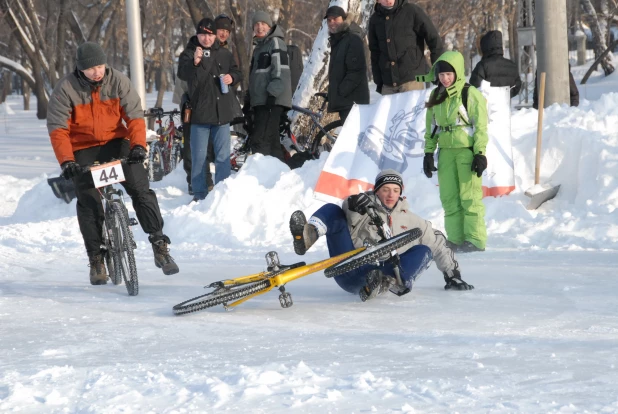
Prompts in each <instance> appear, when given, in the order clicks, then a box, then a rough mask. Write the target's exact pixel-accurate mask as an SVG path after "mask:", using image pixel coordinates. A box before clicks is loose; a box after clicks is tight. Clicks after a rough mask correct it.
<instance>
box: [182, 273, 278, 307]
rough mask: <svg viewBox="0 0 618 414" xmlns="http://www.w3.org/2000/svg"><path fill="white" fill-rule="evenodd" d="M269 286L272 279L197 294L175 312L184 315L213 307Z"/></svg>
mask: <svg viewBox="0 0 618 414" xmlns="http://www.w3.org/2000/svg"><path fill="white" fill-rule="evenodd" d="M268 287H270V280H268V279H266V280H262V281H259V282H256V283H253V284H252V285H250V286H246V287H242V288H240V289H237V290H230V289H225V288H223V289H220V290H222V292H217V291H214V292H210V293H207V294H205V295H201V296H197V297H195V298H193V299H189V300H187V301H184V302H182V303H179V304H178V305H176V306H174V308H173V310H174V314H175V315H183V314H186V313H191V312H196V311H198V310H202V309H206V308H211V307H213V306H217V305H221V304H224V303H226V302H230V301H234V300H238V299H242V298H244V297H246V296H249V295H252V294H254V293H256V292H259V291H260V290H263V289H266V288H268ZM211 295H214V296H213V297H211V298H209V299H206V300H203V301H200V302H196V303H192V304H189V305H185V303H188V302H192V301H194V300H196V299H199V298H201V297H205V296H211Z"/></svg>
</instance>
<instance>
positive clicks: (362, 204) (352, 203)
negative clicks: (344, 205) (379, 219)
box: [348, 193, 373, 214]
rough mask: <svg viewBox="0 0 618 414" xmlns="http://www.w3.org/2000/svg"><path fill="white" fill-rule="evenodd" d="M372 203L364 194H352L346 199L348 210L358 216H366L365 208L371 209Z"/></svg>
mask: <svg viewBox="0 0 618 414" xmlns="http://www.w3.org/2000/svg"><path fill="white" fill-rule="evenodd" d="M372 205H373V202H372V201H371V198H369V196H368V195H367V194H365V193H360V194H354V195H353V196H350V197H348V209H350V211H353V212H355V213H358V214H367V207H371V206H372Z"/></svg>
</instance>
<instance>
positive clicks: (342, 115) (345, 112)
mask: <svg viewBox="0 0 618 414" xmlns="http://www.w3.org/2000/svg"><path fill="white" fill-rule="evenodd" d="M351 110H352V108H348V109H344V110H342V111H339V119H341V125H343V124H345V120H346V119H347V118H348V115H350V111H351Z"/></svg>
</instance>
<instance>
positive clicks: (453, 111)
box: [417, 51, 488, 253]
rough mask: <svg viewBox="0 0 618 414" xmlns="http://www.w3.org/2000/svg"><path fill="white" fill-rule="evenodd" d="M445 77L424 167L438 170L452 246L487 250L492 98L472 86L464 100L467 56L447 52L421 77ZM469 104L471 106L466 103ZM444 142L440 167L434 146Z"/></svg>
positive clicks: (430, 105)
mask: <svg viewBox="0 0 618 414" xmlns="http://www.w3.org/2000/svg"><path fill="white" fill-rule="evenodd" d="M436 78H437V80H439V83H438V87H437V88H436V89H434V90H433V91H432V93H431V94H430V96H429V101H428V102H427V104H426V106H427V118H426V130H425V158H424V160H423V171H424V173H425V175H426V176H427V177H428V178H431V176H432V172H433V171H438V183H439V186H440V201H441V202H442V207H443V208H444V222H445V223H444V225H445V228H446V234H447V239H448V242H449V244H450V247H451V248H452V249H453V250H455V251H458V252H462V253H463V252H474V251H484V250H485V243H486V241H487V229H486V227H485V206H484V205H483V189H482V180H481V175H482V174H483V171H485V169H486V168H487V158H486V157H485V150H486V147H487V141H488V136H487V101H486V100H485V98H484V97H483V95H482V94H481V92H479V90H478V89H476V88H475V87H474V86H467V88H468V96H467V105H464V104H463V100H462V91H463V90H464V86H465V85H466V81H465V78H464V58H463V56H462V55H461V53H459V52H454V51H448V52H445V53H443V54H442V55H441V56H440V58H439V59H438V60H437V61H436V62H435V64H434V66H433V67H432V69H431V71H430V72H429V74H428V75H425V76H418V77H417V80H418V81H419V82H433V81H435V80H436ZM466 108H467V109H466ZM436 147H439V152H438V154H439V160H438V168H437V169H436V167H435V163H434V155H433V154H434V151H435V150H436Z"/></svg>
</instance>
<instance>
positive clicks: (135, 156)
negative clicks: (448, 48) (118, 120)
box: [127, 145, 148, 164]
mask: <svg viewBox="0 0 618 414" xmlns="http://www.w3.org/2000/svg"><path fill="white" fill-rule="evenodd" d="M147 155H148V152H147V151H146V148H144V147H142V146H141V145H136V146H134V147H133V148H131V151H129V156H128V157H127V158H128V160H129V164H141V163H143V162H144V160H145V159H146V156H147Z"/></svg>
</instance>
